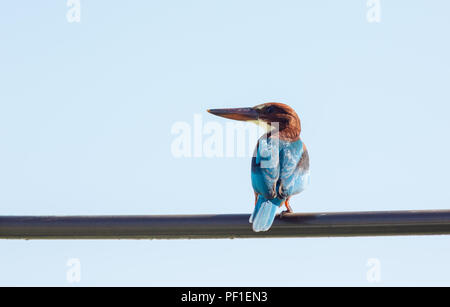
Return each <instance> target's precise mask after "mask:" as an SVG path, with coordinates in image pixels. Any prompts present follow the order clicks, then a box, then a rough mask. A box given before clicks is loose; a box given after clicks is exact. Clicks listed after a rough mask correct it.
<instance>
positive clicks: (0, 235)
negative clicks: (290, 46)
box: [0, 210, 450, 239]
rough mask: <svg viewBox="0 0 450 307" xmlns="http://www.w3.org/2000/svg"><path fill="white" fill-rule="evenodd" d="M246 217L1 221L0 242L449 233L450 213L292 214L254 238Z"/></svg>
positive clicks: (18, 218) (21, 218)
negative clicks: (17, 240) (11, 240)
mask: <svg viewBox="0 0 450 307" xmlns="http://www.w3.org/2000/svg"><path fill="white" fill-rule="evenodd" d="M248 219H249V215H247V214H222V215H159V216H157V215H150V216H0V239H224V238H292V237H356V236H396V235H443V234H450V210H428V211H425V210H421V211H380V212H335V213H294V214H288V215H285V216H283V217H282V218H280V216H277V218H276V219H275V221H274V224H273V226H272V228H271V229H270V230H269V231H268V232H259V233H255V232H253V231H252V229H251V225H250V224H249V222H248Z"/></svg>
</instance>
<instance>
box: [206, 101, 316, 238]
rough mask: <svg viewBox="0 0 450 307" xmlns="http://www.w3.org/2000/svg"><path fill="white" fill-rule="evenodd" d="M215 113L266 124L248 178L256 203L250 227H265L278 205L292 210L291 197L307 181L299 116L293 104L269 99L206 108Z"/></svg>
mask: <svg viewBox="0 0 450 307" xmlns="http://www.w3.org/2000/svg"><path fill="white" fill-rule="evenodd" d="M208 112H209V113H211V114H214V115H216V116H220V117H224V118H228V119H233V120H238V121H246V122H253V123H256V124H258V125H261V126H263V127H265V128H266V133H265V134H264V135H262V136H261V137H260V139H259V140H258V142H257V144H256V148H255V151H254V153H253V157H252V166H251V179H252V187H253V190H254V193H255V207H254V210H253V213H252V214H251V216H250V220H249V222H250V223H252V228H253V231H255V232H260V231H267V230H269V229H270V227H271V226H272V224H273V221H274V219H275V215H276V212H277V208H279V207H282V206H283V205H284V206H285V207H286V210H285V211H283V212H282V213H281V216H283V215H284V214H286V213H292V212H293V211H292V208H291V206H290V204H289V201H290V199H291V197H292V196H293V195H295V194H299V193H300V192H302V191H303V190H304V189H305V188H306V187H307V185H308V184H309V181H310V174H309V154H308V150H307V149H306V146H305V144H304V143H303V141H302V140H301V138H300V132H301V123H300V118H299V117H298V115H297V113H296V112H295V111H294V109H293V108H291V107H290V106H288V105H286V104H283V103H278V102H269V103H264V104H260V105H257V106H255V107H250V108H231V109H209V110H208Z"/></svg>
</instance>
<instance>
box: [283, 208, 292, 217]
mask: <svg viewBox="0 0 450 307" xmlns="http://www.w3.org/2000/svg"><path fill="white" fill-rule="evenodd" d="M289 213H292V211H290V210H284V211H281V213H280V219H281V218H283V216H285V215H286V214H289Z"/></svg>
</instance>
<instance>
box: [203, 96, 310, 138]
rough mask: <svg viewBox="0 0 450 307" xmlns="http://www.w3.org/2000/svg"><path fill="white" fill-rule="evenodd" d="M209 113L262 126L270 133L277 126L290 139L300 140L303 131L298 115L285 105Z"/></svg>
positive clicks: (275, 104) (274, 103)
mask: <svg viewBox="0 0 450 307" xmlns="http://www.w3.org/2000/svg"><path fill="white" fill-rule="evenodd" d="M208 112H209V113H211V114H214V115H217V116H220V117H225V118H228V119H234V120H239V121H246V122H254V123H257V124H260V125H261V124H262V125H264V126H266V127H267V128H268V130H269V131H270V130H271V129H273V127H275V125H277V126H278V130H279V132H280V134H281V135H282V136H285V137H286V138H289V139H291V138H293V139H295V138H298V136H299V135H300V131H301V125H300V119H299V117H298V115H297V113H296V112H295V111H294V109H292V108H291V107H290V106H288V105H286V104H283V103H278V102H269V103H264V104H260V105H257V106H254V107H251V108H233V109H210V110H208Z"/></svg>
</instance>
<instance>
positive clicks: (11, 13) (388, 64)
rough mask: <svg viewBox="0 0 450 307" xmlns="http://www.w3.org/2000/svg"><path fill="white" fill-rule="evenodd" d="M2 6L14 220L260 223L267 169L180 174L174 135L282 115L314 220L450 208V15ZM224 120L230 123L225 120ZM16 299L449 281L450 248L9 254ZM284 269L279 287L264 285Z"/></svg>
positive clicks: (2, 195)
mask: <svg viewBox="0 0 450 307" xmlns="http://www.w3.org/2000/svg"><path fill="white" fill-rule="evenodd" d="M381 5H382V16H381V23H379V24H369V23H368V22H367V21H366V11H367V9H366V1H365V0H359V1H331V0H328V1H325V0H319V1H318V0H310V1H299V0H291V1H283V0H282V1H273V0H271V1H267V0H246V1H238V0H227V1H219V0H215V1H211V0H202V1H198V0H195V1H193V0H177V1H174V0H172V1H105V0H95V1H94V0H81V23H68V22H67V21H66V12H67V9H68V8H67V7H66V3H65V1H23V0H21V1H13V2H11V1H10V2H3V3H2V4H0V41H1V48H0V84H1V88H0V215H71V214H179V213H183V214H202V213H250V212H251V210H252V206H253V193H252V190H251V183H250V160H249V159H248V158H232V159H230V158H229V159H218V158H213V159H206V158H199V159H175V158H173V157H172V155H171V151H170V144H171V142H172V140H173V138H174V137H173V136H172V135H171V133H170V129H171V126H172V124H173V123H174V122H176V121H187V122H192V121H193V115H194V114H195V113H200V114H203V115H204V119H205V120H207V119H210V116H209V115H208V114H207V113H206V112H205V110H206V109H207V108H211V107H227V106H230V107H235V106H252V105H256V104H259V103H263V102H267V101H281V102H285V103H288V104H290V105H291V106H293V107H294V108H295V109H296V110H297V112H298V113H299V115H300V117H301V119H302V123H303V133H302V136H303V140H304V141H305V143H306V144H307V146H308V149H309V151H310V156H311V176H312V178H311V181H312V184H311V186H310V187H309V189H308V190H307V191H305V192H304V193H303V194H302V195H300V196H297V197H295V198H294V199H293V200H292V206H293V209H294V210H296V211H308V212H319V211H369V210H402V209H441V208H442V209H445V208H449V206H450V189H449V187H448V184H449V180H448V174H449V173H450V163H449V158H448V157H449V156H450V145H449V143H448V138H449V137H448V133H449V131H450V121H449V120H448V119H449V114H450V93H449V85H450V84H449V80H450V75H449V72H450V59H449V54H450V42H449V35H448V32H449V29H450V19H449V16H448V14H449V11H450V3H449V2H448V1H444V0H440V1H438V0H433V1H414V2H411V1H407V0H396V1H387V0H381ZM219 121H220V122H223V123H225V120H223V121H222V120H220V119H219ZM0 251H1V253H0V285H69V283H67V281H66V271H67V267H66V262H67V260H68V259H69V258H79V259H80V261H81V266H82V280H81V282H80V283H79V285H85V286H89V285H167V286H175V285H176V286H179V285H184V286H202V285H203V286H205V285H207V286H231V285H233V286H266V285H267V286H275V285H276V286H295V285H372V284H371V283H368V282H367V280H366V272H367V270H368V267H367V266H366V263H367V260H368V259H369V258H378V259H379V260H380V263H381V283H380V284H381V285H447V286H448V285H450V265H449V264H448V259H450V238H449V237H447V236H436V237H389V238H383V237H378V238H330V239H327V238H322V239H260V240H253V239H246V240H189V241H178V240H175V241H0ZM267 258H270V259H273V266H271V267H267V269H266V270H265V271H263V270H261V271H258V270H255V268H257V267H262V266H263V265H265V264H267V260H266V259H267Z"/></svg>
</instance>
